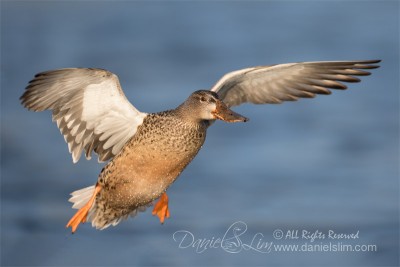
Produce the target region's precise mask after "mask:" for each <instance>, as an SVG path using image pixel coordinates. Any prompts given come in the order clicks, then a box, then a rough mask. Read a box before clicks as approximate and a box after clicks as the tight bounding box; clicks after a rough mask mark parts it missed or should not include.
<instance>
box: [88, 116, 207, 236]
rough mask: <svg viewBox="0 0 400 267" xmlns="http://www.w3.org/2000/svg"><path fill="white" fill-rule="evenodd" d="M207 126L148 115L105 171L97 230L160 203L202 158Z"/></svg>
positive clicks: (95, 211)
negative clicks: (196, 161)
mask: <svg viewBox="0 0 400 267" xmlns="http://www.w3.org/2000/svg"><path fill="white" fill-rule="evenodd" d="M207 127H208V123H206V122H205V121H199V122H198V123H192V122H190V121H185V120H184V118H182V117H181V116H180V115H179V112H177V111H175V110H172V111H165V112H161V113H155V114H149V115H148V116H147V117H146V118H145V119H144V120H143V124H142V125H141V126H139V128H138V131H137V133H136V134H135V136H134V137H133V138H132V139H131V140H129V141H128V143H127V144H126V145H125V146H124V147H123V148H122V150H121V152H120V153H119V154H118V155H117V156H116V157H114V159H113V160H112V161H111V162H109V163H108V164H107V165H106V166H105V167H104V169H103V171H102V172H101V174H100V176H99V179H98V183H99V184H100V185H101V186H102V188H103V190H101V192H100V193H99V194H98V196H97V199H96V203H95V206H94V208H93V212H92V214H91V215H90V216H89V217H90V218H91V219H93V221H94V223H95V225H96V227H97V228H103V227H104V226H106V225H108V224H110V223H113V222H114V221H116V220H118V219H119V218H120V217H126V216H128V215H129V214H131V213H132V212H133V213H135V211H136V210H138V209H140V208H143V207H146V206H147V205H148V204H150V203H152V202H153V201H154V200H155V199H157V198H159V197H160V196H161V194H162V193H164V192H165V191H166V190H167V188H168V187H169V186H170V185H171V184H172V183H173V182H174V181H175V179H176V178H177V177H178V176H179V174H180V173H181V172H182V171H183V170H184V169H185V167H186V166H187V165H188V164H189V163H190V161H192V159H193V158H194V157H195V156H196V155H197V153H198V152H199V150H200V148H201V146H202V145H203V143H204V140H205V137H206V130H207Z"/></svg>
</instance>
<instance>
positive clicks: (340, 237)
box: [172, 221, 377, 253]
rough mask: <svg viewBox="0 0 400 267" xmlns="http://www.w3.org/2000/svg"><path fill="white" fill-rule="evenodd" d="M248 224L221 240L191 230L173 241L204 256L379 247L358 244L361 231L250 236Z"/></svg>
mask: <svg viewBox="0 0 400 267" xmlns="http://www.w3.org/2000/svg"><path fill="white" fill-rule="evenodd" d="M247 230H248V228H247V224H246V223H245V222H242V221H237V222H234V223H233V224H231V225H230V226H229V227H227V230H226V231H225V233H223V234H222V235H221V236H212V237H199V236H196V235H195V234H194V233H192V232H191V231H188V230H178V231H176V232H174V233H173V235H172V238H173V240H174V242H175V243H176V244H177V245H178V248H180V249H188V250H194V251H195V252H196V253H205V252H206V251H207V250H209V249H222V250H223V251H225V252H228V253H239V252H242V251H254V252H258V253H271V252H376V251H377V245H374V244H359V243H357V241H358V239H359V238H360V231H359V230H356V231H354V232H352V233H340V232H337V231H334V230H325V231H320V230H313V231H310V230H305V229H286V230H282V229H275V230H274V231H273V232H272V233H270V234H264V233H260V232H257V233H255V234H249V233H247Z"/></svg>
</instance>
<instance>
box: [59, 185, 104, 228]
mask: <svg viewBox="0 0 400 267" xmlns="http://www.w3.org/2000/svg"><path fill="white" fill-rule="evenodd" d="M100 191H101V186H100V185H99V184H96V185H95V186H94V185H92V186H89V187H85V188H83V189H80V190H77V191H74V192H72V193H71V195H72V197H71V198H70V199H69V201H70V202H72V203H74V205H73V206H72V208H73V209H79V210H78V211H77V212H76V213H75V215H74V216H73V217H72V218H71V220H69V222H68V223H67V226H66V227H67V228H68V227H71V228H72V233H75V231H76V229H77V228H78V226H79V224H80V223H85V222H86V221H87V219H88V215H89V214H90V213H91V210H93V207H94V206H96V205H95V202H96V196H97V194H98V193H99V192H100Z"/></svg>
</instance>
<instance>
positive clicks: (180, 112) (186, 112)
mask: <svg viewBox="0 0 400 267" xmlns="http://www.w3.org/2000/svg"><path fill="white" fill-rule="evenodd" d="M172 112H173V113H174V114H175V115H176V116H177V117H179V118H180V119H181V120H182V121H183V122H184V123H185V124H188V125H190V126H191V127H195V128H204V127H205V128H208V126H210V125H211V121H209V120H203V119H200V118H198V117H197V116H196V115H198V114H195V113H196V111H194V110H193V109H192V108H191V107H190V105H187V104H186V103H185V102H184V103H182V104H181V105H180V106H179V107H177V108H176V109H174V110H173V111H172Z"/></svg>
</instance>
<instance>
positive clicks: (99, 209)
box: [69, 185, 153, 230]
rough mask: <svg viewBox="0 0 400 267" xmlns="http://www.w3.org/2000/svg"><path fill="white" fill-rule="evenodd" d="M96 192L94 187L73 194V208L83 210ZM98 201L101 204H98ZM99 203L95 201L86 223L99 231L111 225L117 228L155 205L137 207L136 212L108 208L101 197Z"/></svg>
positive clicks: (71, 200) (71, 199)
mask: <svg viewBox="0 0 400 267" xmlns="http://www.w3.org/2000/svg"><path fill="white" fill-rule="evenodd" d="M94 192H95V186H94V185H92V186H88V187H85V188H82V189H79V190H76V191H74V192H72V193H71V198H70V199H69V202H72V203H73V205H72V208H73V209H81V208H82V207H84V206H85V205H86V204H87V203H88V202H89V200H90V199H91V197H92V196H93V194H94ZM98 201H99V202H100V203H98ZM98 201H96V199H95V200H94V202H93V204H92V205H91V207H90V209H89V210H88V213H87V217H86V218H85V221H87V222H91V223H92V226H93V227H95V228H96V229H99V230H103V229H106V228H107V227H109V226H110V225H112V226H116V225H117V224H119V223H120V222H121V221H123V220H125V219H127V218H128V217H134V216H136V215H137V213H138V212H141V211H145V210H146V208H148V207H149V206H151V205H153V203H152V202H150V203H149V204H147V205H143V206H140V207H137V208H136V209H134V210H115V209H113V208H111V207H110V206H108V204H107V201H106V200H105V199H102V197H101V195H100V199H98ZM82 222H84V221H82ZM75 229H76V228H75Z"/></svg>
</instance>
